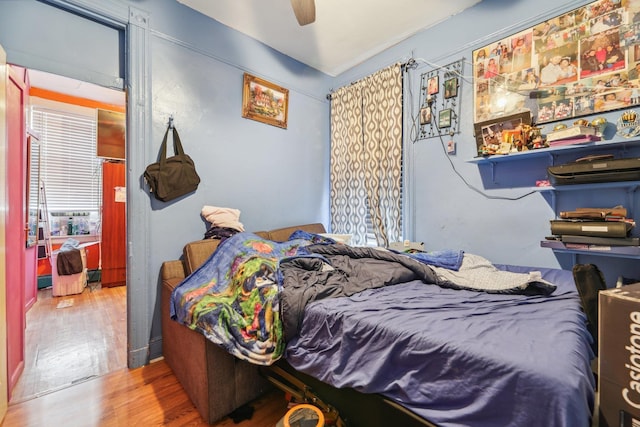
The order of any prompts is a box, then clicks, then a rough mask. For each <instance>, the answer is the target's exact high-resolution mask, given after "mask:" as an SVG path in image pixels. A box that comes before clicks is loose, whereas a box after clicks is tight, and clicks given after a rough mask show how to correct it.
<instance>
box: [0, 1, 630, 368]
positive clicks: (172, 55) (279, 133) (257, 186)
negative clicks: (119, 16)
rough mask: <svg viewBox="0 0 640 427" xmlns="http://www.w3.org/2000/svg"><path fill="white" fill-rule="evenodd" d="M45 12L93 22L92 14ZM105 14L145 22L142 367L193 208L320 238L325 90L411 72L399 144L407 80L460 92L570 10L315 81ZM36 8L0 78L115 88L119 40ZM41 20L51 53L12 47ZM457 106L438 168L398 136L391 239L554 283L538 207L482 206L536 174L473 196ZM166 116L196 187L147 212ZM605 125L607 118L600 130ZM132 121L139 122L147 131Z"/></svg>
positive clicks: (526, 14)
mask: <svg viewBox="0 0 640 427" xmlns="http://www.w3.org/2000/svg"><path fill="white" fill-rule="evenodd" d="M59 2H62V3H69V4H71V5H74V4H90V5H92V6H93V7H94V8H99V7H106V6H103V5H104V4H105V2H101V1H98V0H75V1H74V0H69V1H68V2H64V1H61V0H60V1H59ZM106 3H107V4H108V5H109V4H111V5H113V4H122V5H125V7H128V6H131V7H133V8H136V9H139V10H143V11H145V12H148V16H149V23H148V25H149V27H148V28H149V30H148V32H147V33H145V34H148V48H149V56H148V58H149V60H150V64H149V68H148V70H149V84H150V94H151V99H150V100H149V101H148V102H149V104H150V105H149V107H150V109H149V111H150V115H151V119H150V122H149V123H150V129H149V131H150V136H149V138H148V140H146V141H144V144H143V147H142V151H139V150H137V149H136V148H139V147H134V148H133V149H132V148H131V147H130V148H129V150H128V153H129V155H130V157H129V159H128V161H129V163H128V165H129V167H128V169H129V171H128V177H129V178H130V182H129V183H128V187H129V188H128V203H129V208H130V210H131V207H132V206H134V207H136V209H135V210H134V211H133V212H130V215H134V216H135V217H134V219H136V221H137V222H136V226H139V227H145V230H144V232H140V231H139V230H133V233H137V235H138V236H140V235H141V237H142V240H144V242H143V243H140V242H130V245H131V244H133V245H134V249H133V250H131V251H130V253H129V256H130V260H129V265H131V266H135V268H145V269H148V270H149V273H148V279H145V278H144V276H143V279H138V276H136V277H134V279H133V280H132V282H131V283H129V294H130V296H129V298H130V300H129V301H130V302H131V301H134V303H135V307H130V309H129V313H130V319H129V320H130V323H133V326H132V327H133V329H134V330H135V331H136V334H131V333H130V336H129V340H130V343H129V345H130V347H132V351H144V350H145V349H147V348H149V353H150V357H154V356H158V355H159V342H160V337H161V330H160V328H159V323H160V322H159V312H158V302H159V301H158V300H159V273H158V272H159V269H160V266H161V263H162V262H163V261H164V260H168V259H176V258H178V257H179V256H180V255H181V248H182V246H183V245H184V244H185V243H186V242H188V241H191V240H195V239H199V238H201V237H202V235H203V233H204V231H205V229H206V225H205V223H204V222H203V221H202V219H201V218H200V214H199V213H200V209H201V208H202V206H203V205H207V204H210V205H217V206H228V207H234V208H238V209H240V210H241V211H242V214H241V221H242V222H243V223H244V224H245V226H246V228H247V229H249V230H257V229H268V228H275V227H279V226H284V225H290V224H294V223H303V222H316V221H317V222H322V223H324V224H325V225H327V226H328V225H329V218H328V215H329V201H328V185H329V183H328V175H329V139H330V136H329V104H328V102H327V100H326V98H325V95H326V94H327V93H328V92H329V90H330V88H338V87H340V86H342V85H346V84H349V83H350V82H352V81H354V80H357V79H359V78H362V77H364V76H366V75H368V74H370V73H372V72H375V71H376V70H378V69H380V68H382V67H384V66H387V65H389V64H391V63H393V62H396V61H406V60H407V59H409V58H410V57H413V58H416V59H418V63H419V68H418V69H415V70H412V71H410V72H409V73H408V74H407V76H406V80H405V81H406V82H407V85H406V90H405V101H404V103H405V116H406V121H405V129H407V130H409V129H411V127H412V126H413V124H414V123H413V121H412V119H413V118H412V117H411V114H410V112H412V111H413V112H415V111H417V108H418V105H419V101H420V99H419V94H420V91H419V86H420V75H421V73H424V72H426V71H428V70H430V69H432V67H433V64H440V65H444V64H448V63H450V62H453V61H456V60H459V59H461V58H465V60H466V63H465V69H464V74H465V75H467V76H469V75H471V65H470V61H469V58H471V52H472V50H473V49H476V48H478V47H480V46H483V45H486V44H488V43H490V42H492V41H495V40H498V39H500V38H502V37H504V36H507V35H509V34H512V33H514V32H517V31H519V30H521V29H524V28H528V27H530V26H532V25H534V24H536V23H539V22H541V21H543V20H544V19H545V18H547V17H551V16H555V15H558V14H561V13H563V12H566V11H567V10H570V9H573V8H575V7H578V6H581V5H584V4H586V2H584V1H564V2H558V1H555V0H539V1H537V2H536V7H535V10H532V8H531V2H525V1H523V0H520V1H511V0H484V1H482V2H481V3H480V4H478V5H477V6H475V7H473V8H471V9H469V10H467V11H465V12H463V13H462V14H460V15H456V16H454V17H452V18H451V19H449V20H447V21H445V22H442V23H440V24H439V25H437V26H434V27H432V28H430V29H428V30H426V31H424V32H422V33H419V34H417V35H415V36H413V37H412V38H410V39H409V40H407V41H405V42H402V43H400V44H398V45H396V46H394V47H393V48H390V49H388V50H386V51H385V52H383V53H381V54H379V55H377V56H376V57H375V58H373V59H371V60H369V61H366V62H364V63H363V64H361V65H359V66H357V67H354V68H353V69H351V70H349V71H348V72H345V73H343V74H341V75H339V76H338V77H336V78H331V77H329V76H327V75H325V74H322V73H320V72H317V71H315V70H313V69H310V68H309V67H306V66H304V65H302V64H300V63H299V62H297V61H294V60H292V59H291V58H289V57H286V56H284V55H282V54H279V53H277V52H275V51H274V50H272V49H270V48H268V47H266V46H264V45H262V44H260V43H259V42H256V41H255V40H253V39H251V38H248V37H246V36H244V35H242V34H239V33H237V32H236V31H233V30H230V29H229V28H227V27H225V26H224V25H221V24H219V23H217V22H215V21H212V20H210V19H208V18H206V17H204V16H202V15H200V14H198V13H197V12H194V11H192V10H191V9H189V8H186V7H184V6H182V5H180V4H179V3H177V2H175V1H173V0H138V1H133V0H132V1H129V2H118V3H115V2H113V1H111V2H106ZM50 8H51V6H49V5H46V4H44V3H40V2H37V1H35V0H4V1H0V44H2V45H3V46H4V48H5V50H6V51H7V60H8V62H15V63H18V64H19V65H23V66H27V67H32V68H37V69H42V70H45V71H51V72H55V73H58V74H62V75H67V76H70V77H75V78H81V79H82V80H86V81H90V82H93V83H98V84H102V85H105V86H111V87H120V88H122V87H123V84H122V78H123V77H124V75H123V65H122V60H123V55H122V48H123V42H122V31H117V30H114V29H113V28H109V27H108V26H104V25H102V26H101V25H92V26H91V27H90V29H87V28H86V26H85V24H86V23H87V22H86V20H83V19H80V20H79V19H78V17H69V16H67V17H65V16H64V15H65V14H64V13H61V11H59V10H56V11H55V15H54V14H50V13H45V12H44V11H45V10H48V9H50ZM116 8H117V7H116ZM67 15H68V14H67ZM51 17H54V18H51ZM34 19H35V21H34ZM42 19H45V20H47V21H46V22H49V21H48V20H55V22H56V23H58V24H59V25H57V26H56V27H55V28H57V31H63V30H64V34H65V36H64V37H63V38H62V40H60V39H59V35H56V36H55V37H54V36H52V35H51V33H50V30H51V28H52V27H51V26H46V25H44V24H42V25H37V26H32V27H31V28H30V31H28V32H25V31H24V30H23V29H21V28H20V27H21V26H20V25H19V24H18V23H25V22H40V21H41V20H42ZM62 22H63V23H64V24H61V23H62ZM94 24H95V23H94ZM57 31H53V34H58V32H57ZM78 34H80V36H79V37H78ZM78 38H80V39H82V40H84V41H85V42H81V41H77V39H78ZM73 40H76V41H75V42H74V41H73ZM87 40H90V41H91V44H90V45H87V44H86V41H87ZM114 46H118V48H115V47H114ZM114 49H115V53H114ZM79 59H82V60H79ZM427 63H429V64H431V65H428V64H427ZM245 71H247V72H249V73H251V74H254V75H256V76H258V77H262V78H265V79H267V80H269V81H272V82H274V83H276V84H279V85H281V86H284V87H287V88H289V89H290V100H289V126H288V129H286V130H283V129H280V128H276V127H273V126H268V125H265V124H262V123H258V122H255V121H252V120H247V119H243V118H241V116H240V112H241V87H242V75H243V72H245ZM461 99H462V102H463V105H462V112H461V133H460V134H456V135H455V136H454V141H455V142H456V143H457V153H456V154H455V155H454V156H449V155H447V154H446V153H445V151H444V149H443V147H442V144H441V141H439V140H438V139H436V138H433V139H426V140H419V141H415V142H414V141H412V140H411V138H410V137H411V134H410V133H409V131H407V134H406V135H405V141H406V144H405V145H406V149H405V155H406V159H407V162H406V168H405V170H406V172H407V179H406V185H405V187H406V189H407V197H405V202H406V204H407V205H406V209H405V212H406V214H407V218H406V222H405V223H406V224H408V225H409V235H408V236H407V237H408V238H411V239H413V240H418V241H424V242H425V245H426V247H427V248H428V249H443V248H460V249H464V250H467V251H469V252H473V253H477V254H480V255H483V256H485V257H487V258H489V259H490V260H492V261H494V262H497V263H512V264H525V265H536V266H546V267H557V266H562V267H565V268H570V266H571V264H572V263H573V262H575V261H576V259H575V258H573V257H572V256H570V255H560V256H556V255H555V254H554V253H553V252H552V251H550V250H548V249H543V248H540V243H539V242H540V240H541V239H542V238H543V237H544V236H546V235H548V234H549V222H548V221H549V219H552V218H553V217H554V212H553V209H552V207H551V203H550V201H549V200H548V198H545V197H544V196H543V195H542V194H540V193H536V194H533V195H531V196H527V197H524V198H522V199H519V200H512V201H509V200H499V199H496V198H495V197H496V196H498V197H507V198H517V197H518V196H520V195H523V194H524V193H527V192H528V188H527V186H528V185H533V182H534V181H535V179H540V178H541V175H540V174H541V172H540V171H541V170H542V169H543V168H544V165H541V164H539V163H538V160H531V161H525V162H515V163H513V162H509V163H504V164H500V165H498V167H497V169H496V170H497V172H496V173H495V178H494V179H491V180H487V176H490V175H491V174H490V173H488V172H487V166H486V165H478V164H476V163H472V162H469V160H470V159H472V158H473V157H474V156H475V154H476V146H475V141H474V138H473V119H472V114H471V108H470V106H471V100H472V92H471V79H470V78H469V79H464V80H463V83H462V90H461ZM171 115H173V117H174V120H175V125H176V127H177V129H178V130H179V131H180V136H181V138H182V141H183V144H184V146H185V149H186V151H187V153H189V154H190V155H191V156H192V157H193V158H194V159H195V161H196V165H197V168H198V172H199V173H200V175H201V178H202V183H201V185H200V187H199V188H198V190H197V192H196V193H195V194H192V195H190V196H188V197H186V198H184V199H180V200H178V201H176V202H173V203H169V204H162V203H159V202H157V201H155V200H153V199H151V198H150V197H149V196H148V194H147V192H146V190H144V185H143V182H142V180H141V179H140V176H141V175H142V172H143V167H144V165H146V164H148V163H151V162H152V161H154V160H155V159H156V156H157V152H158V148H159V145H160V142H161V138H162V135H163V133H164V130H165V128H166V124H167V121H168V118H169V116H171ZM618 115H619V113H612V114H609V115H607V116H608V117H609V118H610V120H611V121H615V117H617V116H618ZM133 120H140V122H145V121H146V120H147V118H146V117H133ZM446 141H447V139H443V141H442V142H446ZM450 161H451V162H450ZM455 171H457V172H458V173H459V174H460V175H462V177H464V180H466V182H467V183H468V185H469V186H472V187H475V188H476V189H478V190H479V192H478V191H475V190H473V189H471V188H470V187H469V186H468V185H467V184H465V182H464V181H463V180H462V178H460V177H459V176H458V175H457V174H456V172H455ZM543 175H544V174H543ZM527 182H530V184H528V183H527ZM480 193H482V194H480ZM572 197H573V196H572ZM575 197H578V196H575ZM596 201H598V200H596ZM140 206H145V207H148V208H149V211H148V212H147V211H146V209H140ZM636 211H637V209H636ZM138 215H141V216H142V219H139V218H137V216H138ZM130 223H131V221H130ZM136 244H142V245H143V246H145V247H147V248H149V249H148V251H149V252H148V259H144V257H146V256H147V253H146V252H145V251H140V250H138V249H135V245H136ZM130 247H131V246H130ZM592 258H593V259H592ZM578 261H579V262H594V263H597V264H598V265H602V266H603V267H604V269H606V270H607V275H608V278H612V277H615V276H617V274H621V273H624V274H626V275H629V276H632V275H633V274H634V273H637V272H636V271H635V270H634V267H633V263H632V262H630V261H628V260H624V259H608V258H602V257H580V258H579V259H578ZM138 266H139V267H138ZM636 277H637V276H636ZM141 329H142V330H141Z"/></svg>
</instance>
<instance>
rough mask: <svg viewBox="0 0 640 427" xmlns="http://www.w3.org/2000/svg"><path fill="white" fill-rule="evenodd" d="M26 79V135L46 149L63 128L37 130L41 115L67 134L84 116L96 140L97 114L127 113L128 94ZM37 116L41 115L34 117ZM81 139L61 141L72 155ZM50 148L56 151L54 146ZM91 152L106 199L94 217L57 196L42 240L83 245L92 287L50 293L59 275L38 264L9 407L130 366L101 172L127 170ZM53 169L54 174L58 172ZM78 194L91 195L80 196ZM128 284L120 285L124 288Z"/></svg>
mask: <svg viewBox="0 0 640 427" xmlns="http://www.w3.org/2000/svg"><path fill="white" fill-rule="evenodd" d="M28 73H29V81H30V86H31V88H32V89H31V91H30V94H31V97H30V99H31V102H30V107H29V113H28V114H29V117H28V119H27V123H28V128H29V129H30V130H33V131H35V132H38V131H40V132H42V134H41V135H40V139H41V142H42V144H43V146H45V145H46V144H47V137H48V136H49V135H51V138H55V136H54V135H53V134H54V133H55V132H54V131H58V128H57V127H56V123H53V124H52V126H53V129H49V130H44V131H43V127H42V124H38V125H37V126H35V127H37V128H38V129H34V124H35V123H33V122H34V121H35V120H36V119H34V117H35V116H37V115H38V114H40V113H42V112H44V113H42V114H40V116H42V115H43V114H44V115H45V116H46V114H50V115H51V117H53V118H52V119H51V120H52V121H54V122H55V121H56V120H58V118H59V117H64V118H65V120H68V121H65V122H64V126H63V127H72V128H74V129H75V127H74V126H75V125H73V124H70V123H73V119H74V117H78V121H77V122H76V124H77V126H79V127H82V126H85V125H87V122H92V120H93V125H92V126H93V129H94V131H93V132H94V137H95V138H98V135H97V134H98V130H97V129H98V127H99V124H98V110H101V111H118V112H122V114H123V115H124V114H126V112H125V111H124V110H125V108H126V99H125V94H124V92H122V91H117V90H113V89H107V88H103V87H100V86H96V85H93V84H89V83H86V82H81V81H78V80H74V79H70V78H66V77H61V76H56V75H53V74H50V73H44V72H40V71H36V70H28ZM34 111H37V112H38V113H36V114H32V113H33V112H34ZM45 113H46V114H45ZM69 121H70V122H69ZM89 126H91V125H89ZM123 133H124V132H123ZM75 134H76V135H77V136H78V138H75V137H73V138H72V137H63V138H64V141H65V142H66V143H67V144H68V145H69V149H70V150H71V151H73V150H74V144H83V142H85V141H84V140H83V139H82V138H80V137H79V136H80V134H81V132H80V131H79V130H78V131H76V132H75ZM50 145H51V146H53V145H54V144H53V143H50ZM92 149H93V150H94V151H93V154H94V157H96V159H95V164H93V166H92V167H91V170H92V173H93V177H92V178H89V179H90V180H92V181H93V184H95V186H96V187H97V188H99V189H100V190H101V191H100V193H102V196H103V197H100V196H97V197H99V199H100V202H99V206H98V207H97V209H96V210H95V212H94V211H93V209H92V207H91V206H84V205H82V204H74V202H73V201H71V202H67V203H65V201H64V199H60V198H59V197H51V199H54V200H55V203H54V204H53V205H52V204H51V201H50V200H49V199H50V198H49V197H46V199H47V201H48V203H47V205H48V206H47V212H46V213H45V212H43V216H44V215H46V216H45V217H46V218H47V221H48V225H49V226H50V227H49V235H48V236H44V235H43V236H40V237H41V238H42V239H43V240H44V238H45V237H47V238H49V239H50V243H52V245H51V247H52V249H53V251H54V252H55V251H56V250H57V249H58V248H59V247H60V245H61V244H63V243H64V244H66V243H68V242H69V241H70V240H72V241H77V242H79V243H80V245H81V246H82V247H83V251H84V253H83V258H84V262H85V263H86V264H85V266H86V269H87V270H86V279H87V280H86V281H85V282H84V285H82V286H80V288H79V289H76V290H73V291H69V292H54V288H53V287H52V285H53V280H54V278H53V276H54V274H53V271H52V270H53V269H54V268H52V267H53V265H52V257H51V256H50V255H51V254H48V255H47V256H45V257H43V258H41V259H39V260H38V290H37V301H36V302H35V304H33V305H32V306H31V307H30V308H29V311H27V313H26V329H25V369H24V371H23V373H22V375H21V377H20V379H19V380H18V382H17V384H16V387H15V388H14V390H13V392H12V398H11V401H10V404H14V403H17V402H20V401H24V400H28V399H31V398H35V397H38V396H41V395H43V394H47V393H50V392H53V391H56V390H59V389H62V388H65V387H68V386H71V385H75V384H78V383H79V382H82V381H86V380H89V379H91V378H95V377H97V376H101V375H104V374H107V373H109V372H113V371H115V370H117V369H123V368H126V367H127V310H126V299H127V295H126V294H127V291H126V289H127V288H126V286H113V284H111V285H106V286H103V283H102V280H101V279H102V277H101V271H102V268H103V265H102V259H103V258H102V252H103V251H102V249H101V247H102V238H101V236H102V224H103V221H102V217H103V216H104V215H103V212H102V208H103V206H104V205H105V203H104V197H109V202H113V198H114V197H115V196H114V195H115V192H114V191H113V190H114V189H111V190H112V191H105V190H104V188H103V187H102V184H103V182H102V170H103V165H104V164H109V165H112V164H121V165H124V162H125V161H126V159H124V158H123V159H115V158H105V157H98V150H97V149H95V148H92ZM124 152H125V150H123V153H124ZM46 153H47V152H46V150H44V151H43V155H42V157H43V160H45V161H46V155H47V154H46ZM122 157H124V154H123V156H122ZM69 161H70V160H69ZM68 169H73V168H68ZM52 170H53V171H55V167H53V168H52ZM122 170H123V172H122V174H123V176H122V183H121V184H119V185H122V188H121V190H120V194H121V193H122V192H124V167H122ZM77 179H80V180H81V179H82V178H77ZM48 180H49V181H57V179H56V178H55V177H52V176H51V175H50V176H49V178H47V177H46V176H45V177H44V179H43V180H42V182H43V183H44V193H45V194H47V189H48V187H49V186H48V185H47V181H48ZM110 182H111V181H110ZM118 183H120V181H118ZM76 194H85V193H82V192H79V191H78V192H76ZM69 204H70V205H69ZM110 204H111V205H113V204H114V203H110ZM115 204H116V205H120V206H121V207H122V208H121V210H122V211H124V210H125V208H124V204H125V202H124V200H119V201H117V203H115ZM40 208H41V209H43V204H40ZM85 214H86V216H85ZM71 219H73V220H74V221H76V220H80V221H81V222H78V223H77V224H80V225H81V227H78V228H76V231H75V232H71V229H73V228H74V227H71V228H65V229H64V231H65V232H64V233H62V232H61V231H62V229H61V225H63V224H64V225H63V226H64V227H67V225H66V223H67V220H71ZM83 221H84V222H83ZM123 221H124V220H123ZM122 227H123V230H122V236H124V234H125V231H124V227H126V224H123V225H122ZM123 238H124V237H123ZM123 243H124V242H123ZM123 247H124V244H123ZM123 258H124V257H123ZM47 267H48V268H47ZM125 268H126V266H125ZM125 275H126V274H125ZM48 277H49V278H50V279H49V280H48ZM124 284H125V283H118V285H124Z"/></svg>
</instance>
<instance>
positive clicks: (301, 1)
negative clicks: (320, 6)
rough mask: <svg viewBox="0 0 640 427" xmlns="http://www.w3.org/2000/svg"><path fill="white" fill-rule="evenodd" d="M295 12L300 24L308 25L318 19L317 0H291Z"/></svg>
mask: <svg viewBox="0 0 640 427" xmlns="http://www.w3.org/2000/svg"><path fill="white" fill-rule="evenodd" d="M291 6H292V7H293V13H295V14H296V19H297V20H298V24H300V25H307V24H311V23H312V22H314V21H315V20H316V4H315V0H291Z"/></svg>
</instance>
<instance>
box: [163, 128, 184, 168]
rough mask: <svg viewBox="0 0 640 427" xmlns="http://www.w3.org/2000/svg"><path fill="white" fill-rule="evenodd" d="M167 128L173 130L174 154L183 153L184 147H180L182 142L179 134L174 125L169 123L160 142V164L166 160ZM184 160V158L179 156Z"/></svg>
mask: <svg viewBox="0 0 640 427" xmlns="http://www.w3.org/2000/svg"><path fill="white" fill-rule="evenodd" d="M169 130H173V152H174V154H175V155H176V156H182V155H184V149H183V148H182V142H180V135H178V130H177V129H176V128H175V126H171V125H169V126H168V127H167V130H166V131H165V132H164V138H162V144H160V164H161V165H164V164H165V163H166V160H167V137H168V136H169ZM181 160H182V161H183V162H184V161H185V159H184V158H182V157H181Z"/></svg>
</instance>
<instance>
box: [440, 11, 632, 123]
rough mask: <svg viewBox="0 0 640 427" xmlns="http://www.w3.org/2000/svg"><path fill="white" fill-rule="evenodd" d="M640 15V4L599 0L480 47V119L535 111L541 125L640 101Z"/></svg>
mask: <svg viewBox="0 0 640 427" xmlns="http://www.w3.org/2000/svg"><path fill="white" fill-rule="evenodd" d="M639 17H640V4H638V3H637V2H636V1H610V0H597V1H592V2H589V3H586V4H585V5H584V6H581V7H578V8H575V9H573V10H569V11H567V12H565V13H562V14H560V15H558V16H555V17H551V18H549V19H547V20H545V21H543V22H539V23H537V24H536V25H533V26H532V27H530V28H527V29H524V30H522V31H520V32H518V33H515V34H512V35H509V36H507V37H503V38H502V39H500V40H496V41H493V42H492V43H490V44H487V45H485V46H481V47H479V48H478V49H476V50H474V51H473V52H472V62H473V82H474V83H473V108H474V120H473V121H474V123H479V122H485V121H488V120H493V119H499V118H500V117H503V116H507V115H510V114H515V113H518V112H522V111H525V110H528V111H530V112H531V114H532V116H533V117H534V118H535V122H536V124H538V125H539V124H543V123H549V122H555V121H560V120H568V119H571V118H574V117H581V116H585V115H590V114H597V113H604V112H607V111H612V110H619V109H624V108H630V107H633V106H635V105H639V104H640V97H635V96H634V95H635V94H637V93H640V67H638V69H636V65H637V64H640V43H639V42H640V36H639V33H638V32H639V31H640V25H639V22H638V18H639ZM445 90H446V88H445Z"/></svg>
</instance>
